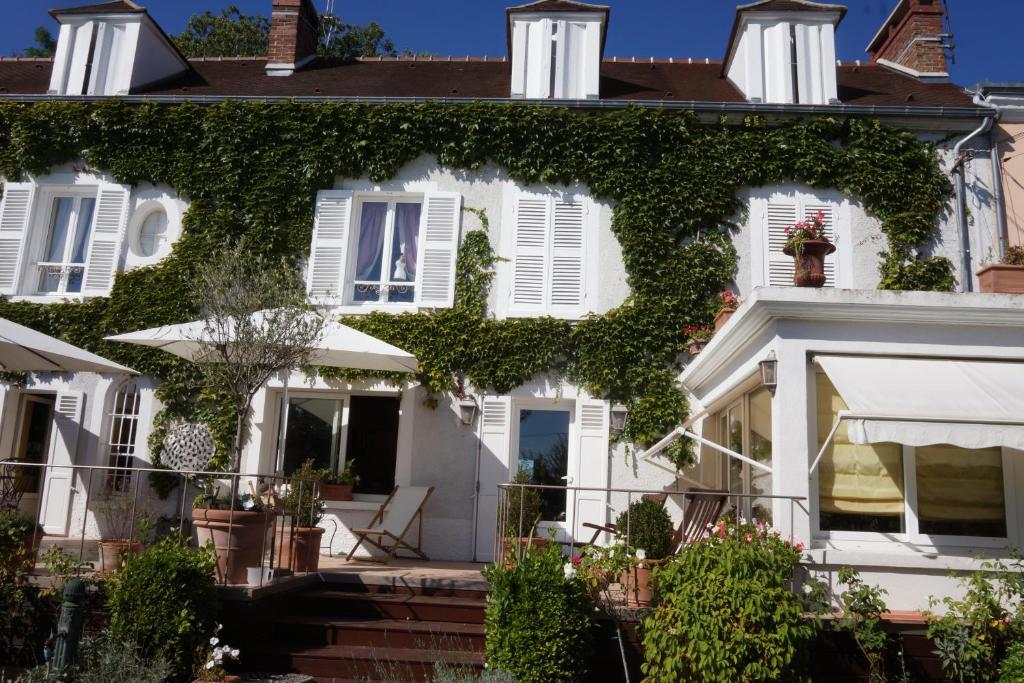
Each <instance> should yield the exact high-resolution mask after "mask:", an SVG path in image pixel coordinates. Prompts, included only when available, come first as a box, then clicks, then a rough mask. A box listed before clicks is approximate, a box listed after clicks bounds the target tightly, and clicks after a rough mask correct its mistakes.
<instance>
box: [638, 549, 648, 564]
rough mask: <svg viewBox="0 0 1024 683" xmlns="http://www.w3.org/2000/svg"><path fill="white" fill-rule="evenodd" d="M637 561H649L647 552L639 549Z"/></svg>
mask: <svg viewBox="0 0 1024 683" xmlns="http://www.w3.org/2000/svg"><path fill="white" fill-rule="evenodd" d="M636 559H638V560H640V561H641V562H643V561H644V560H646V559H647V551H646V550H644V549H643V548H637V549H636Z"/></svg>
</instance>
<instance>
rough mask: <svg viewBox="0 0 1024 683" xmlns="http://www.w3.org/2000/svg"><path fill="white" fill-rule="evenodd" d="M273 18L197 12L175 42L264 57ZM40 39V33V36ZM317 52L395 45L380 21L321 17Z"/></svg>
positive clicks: (348, 53) (385, 49) (350, 52)
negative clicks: (359, 22)
mask: <svg viewBox="0 0 1024 683" xmlns="http://www.w3.org/2000/svg"><path fill="white" fill-rule="evenodd" d="M269 37H270V20H269V19H267V18H266V17H263V16H260V15H255V14H242V12H241V11H240V10H239V9H238V7H237V6H235V5H229V6H228V7H227V9H223V10H221V11H220V14H214V13H213V12H210V11H209V10H207V11H206V12H204V13H202V14H193V15H192V16H191V17H190V18H189V20H188V23H187V24H186V25H185V30H184V31H182V32H181V33H179V34H178V35H176V36H174V38H173V39H174V43H175V45H177V46H178V49H179V50H181V53H182V54H183V55H185V56H186V57H263V56H265V55H266V54H267V49H268V45H269V40H270V38H269ZM37 40H38V36H37ZM317 54H319V55H320V56H321V57H331V58H337V59H349V58H354V57H378V56H394V55H396V54H397V52H396V50H395V45H394V43H393V42H392V41H391V39H390V38H388V36H387V34H386V33H385V32H384V29H383V28H381V27H380V25H379V24H377V23H376V22H371V23H369V24H366V25H365V26H360V25H357V24H346V23H345V22H343V21H341V20H340V19H338V17H336V16H333V15H324V16H322V17H320V39H319V45H318V48H317Z"/></svg>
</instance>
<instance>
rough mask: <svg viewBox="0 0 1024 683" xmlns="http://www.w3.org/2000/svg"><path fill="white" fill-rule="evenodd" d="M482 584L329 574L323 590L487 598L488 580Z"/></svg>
mask: <svg viewBox="0 0 1024 683" xmlns="http://www.w3.org/2000/svg"><path fill="white" fill-rule="evenodd" d="M471 585H473V584H471ZM482 586H483V587H481V588H467V587H461V588H453V587H449V586H432V585H427V584H414V583H395V582H392V583H382V582H364V581H363V580H362V579H361V578H353V577H348V576H328V577H327V578H326V580H325V581H324V584H323V587H322V590H332V591H340V592H344V593H393V594H396V595H425V596H431V597H448V598H468V599H476V600H486V599H487V593H488V589H487V587H486V586H487V584H486V582H483V583H482Z"/></svg>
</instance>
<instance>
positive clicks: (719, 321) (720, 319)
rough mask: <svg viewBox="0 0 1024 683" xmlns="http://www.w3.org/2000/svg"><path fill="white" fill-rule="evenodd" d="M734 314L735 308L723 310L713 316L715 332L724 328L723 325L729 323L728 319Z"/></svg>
mask: <svg viewBox="0 0 1024 683" xmlns="http://www.w3.org/2000/svg"><path fill="white" fill-rule="evenodd" d="M735 312H736V309H735V308H723V309H721V310H720V311H718V313H716V314H715V332H718V331H719V330H720V329H722V328H723V327H725V324H726V323H727V322H729V318H731V317H732V314H733V313H735Z"/></svg>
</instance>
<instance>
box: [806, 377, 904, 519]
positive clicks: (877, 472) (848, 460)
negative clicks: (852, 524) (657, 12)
mask: <svg viewBox="0 0 1024 683" xmlns="http://www.w3.org/2000/svg"><path fill="white" fill-rule="evenodd" d="M817 399H818V447H819V448H820V447H821V445H822V444H823V443H824V442H825V439H826V437H828V434H829V432H830V431H831V430H832V424H833V422H834V421H835V419H836V415H837V414H838V412H839V411H840V410H846V409H847V406H846V403H844V402H843V399H842V398H841V397H840V396H839V393H838V392H837V391H836V390H835V387H833V386H832V383H831V382H830V381H829V379H828V377H827V376H826V375H825V374H824V373H818V375H817ZM818 496H819V498H818V500H819V505H820V507H821V511H822V512H833V513H846V514H858V515H882V516H893V515H902V514H903V447H902V446H900V445H899V444H894V443H879V444H866V445H855V444H852V443H850V441H849V439H848V438H847V433H846V430H845V429H839V430H837V431H836V434H835V436H834V437H833V439H832V445H831V446H830V447H829V449H828V450H827V451H825V455H824V456H823V457H822V459H821V464H820V465H819V466H818Z"/></svg>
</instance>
